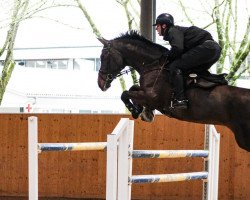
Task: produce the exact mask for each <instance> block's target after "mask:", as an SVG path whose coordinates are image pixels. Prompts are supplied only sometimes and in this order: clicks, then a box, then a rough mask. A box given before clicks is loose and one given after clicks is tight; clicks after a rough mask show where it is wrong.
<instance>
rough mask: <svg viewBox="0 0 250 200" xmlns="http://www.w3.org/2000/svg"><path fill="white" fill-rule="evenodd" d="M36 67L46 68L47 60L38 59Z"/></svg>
mask: <svg viewBox="0 0 250 200" xmlns="http://www.w3.org/2000/svg"><path fill="white" fill-rule="evenodd" d="M36 67H37V68H45V67H46V62H45V61H36Z"/></svg>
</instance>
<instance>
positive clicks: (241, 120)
mask: <svg viewBox="0 0 250 200" xmlns="http://www.w3.org/2000/svg"><path fill="white" fill-rule="evenodd" d="M98 40H99V41H100V42H101V43H102V44H103V45H104V46H103V49H102V53H101V56H100V59H101V66H100V70H99V72H98V80H97V82H98V86H99V88H100V89H101V90H102V91H106V90H107V89H108V88H109V87H111V83H112V81H113V80H114V79H115V78H116V77H118V76H120V75H121V74H122V72H123V71H122V70H124V68H125V67H126V66H130V67H131V68H132V69H134V70H136V71H137V72H138V73H139V76H140V78H139V85H134V86H132V87H131V88H130V89H129V91H124V92H123V93H122V95H121V99H122V101H123V102H124V103H125V105H126V107H127V108H128V110H129V111H130V112H131V114H132V116H133V117H134V118H137V117H138V115H139V114H140V113H141V111H142V107H145V108H147V109H148V110H150V111H153V110H155V109H156V110H158V111H159V112H161V113H162V114H164V115H166V116H168V117H173V118H176V119H179V120H183V121H188V122H195V123H202V124H215V125H224V126H226V127H228V128H229V129H231V130H232V132H233V133H234V136H235V139H236V142H237V144H238V145H239V147H240V148H242V149H244V150H246V151H248V152H249V151H250V90H249V89H245V88H239V87H235V86H229V85H214V86H212V87H209V88H205V89H204V88H202V87H198V86H195V85H194V86H193V87H192V86H190V87H187V88H186V89H185V95H186V96H187V98H188V108H187V109H175V108H173V107H172V106H171V102H172V94H173V92H172V85H171V82H170V80H171V79H170V73H169V71H168V69H167V62H168V61H167V58H166V57H164V56H163V55H166V52H168V51H169V50H168V49H167V48H165V47H163V46H161V45H159V44H156V43H153V42H151V41H150V40H148V39H146V38H145V37H143V36H141V35H140V34H139V33H138V32H136V31H130V32H126V33H124V34H121V35H120V36H119V37H116V38H114V39H112V40H106V39H104V38H98ZM142 119H143V118H142ZM145 121H147V120H145Z"/></svg>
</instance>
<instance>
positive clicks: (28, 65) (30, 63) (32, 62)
mask: <svg viewBox="0 0 250 200" xmlns="http://www.w3.org/2000/svg"><path fill="white" fill-rule="evenodd" d="M35 66H36V62H35V61H34V60H28V61H26V67H33V68H34V67H35Z"/></svg>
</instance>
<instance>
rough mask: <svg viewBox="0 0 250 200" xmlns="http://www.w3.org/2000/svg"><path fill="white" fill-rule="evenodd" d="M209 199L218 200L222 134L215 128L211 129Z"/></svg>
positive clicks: (211, 126)
mask: <svg viewBox="0 0 250 200" xmlns="http://www.w3.org/2000/svg"><path fill="white" fill-rule="evenodd" d="M209 137H210V141H209V164H208V199H212V200H217V199H218V182H219V180H218V179H219V151H220V134H218V133H217V131H216V129H215V127H214V126H213V125H210V128H209Z"/></svg>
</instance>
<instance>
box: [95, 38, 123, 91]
mask: <svg viewBox="0 0 250 200" xmlns="http://www.w3.org/2000/svg"><path fill="white" fill-rule="evenodd" d="M98 40H99V41H100V42H101V43H102V44H103V45H104V47H103V49H102V54H101V67H100V70H99V74H98V85H99V87H100V89H101V90H102V91H106V90H107V89H108V88H109V87H110V86H111V82H112V81H113V80H114V79H115V78H116V77H117V75H118V74H119V73H120V71H121V70H122V69H123V68H124V67H125V65H124V63H123V58H122V55H121V53H120V52H119V51H117V50H116V49H115V48H114V47H112V41H109V40H105V39H104V38H98Z"/></svg>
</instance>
